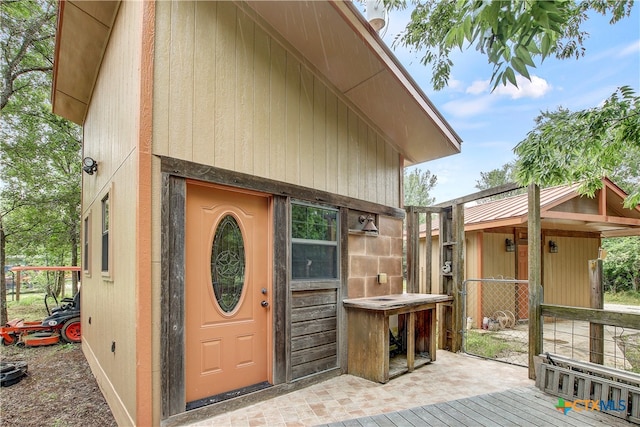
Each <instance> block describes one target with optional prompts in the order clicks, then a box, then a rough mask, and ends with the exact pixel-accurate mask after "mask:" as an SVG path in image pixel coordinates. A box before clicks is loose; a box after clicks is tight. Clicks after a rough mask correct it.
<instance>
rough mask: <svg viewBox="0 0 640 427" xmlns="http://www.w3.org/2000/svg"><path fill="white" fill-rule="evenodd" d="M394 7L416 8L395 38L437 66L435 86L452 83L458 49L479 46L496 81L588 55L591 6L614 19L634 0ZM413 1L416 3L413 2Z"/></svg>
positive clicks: (434, 2)
mask: <svg viewBox="0 0 640 427" xmlns="http://www.w3.org/2000/svg"><path fill="white" fill-rule="evenodd" d="M385 4H386V5H387V7H389V8H392V9H393V8H396V9H404V8H407V7H411V6H412V7H413V11H412V12H411V20H410V21H409V23H408V24H407V26H406V27H405V29H404V30H403V32H401V33H400V34H399V35H398V36H397V37H396V39H395V41H394V44H395V45H402V46H405V47H407V48H409V49H411V50H413V51H415V52H418V53H420V54H421V55H422V58H421V62H422V63H423V64H424V65H431V67H432V79H431V82H432V85H433V87H434V89H436V90H440V89H442V88H444V87H445V86H446V85H447V82H448V81H449V78H450V75H451V67H452V66H453V62H452V61H451V59H450V56H451V52H452V50H454V49H460V50H466V49H469V48H474V49H475V50H477V51H479V52H481V53H482V54H484V55H485V56H486V58H487V61H488V62H489V63H490V64H492V65H493V74H492V75H491V82H492V83H493V88H494V89H495V88H496V87H497V86H498V85H499V84H501V83H502V84H505V85H506V84H507V83H510V84H512V85H514V86H517V84H516V73H517V74H520V75H522V76H524V77H526V78H527V79H531V78H530V71H529V70H530V69H531V68H535V67H536V62H542V61H544V60H545V59H546V58H548V57H550V56H555V57H557V58H559V59H565V58H571V57H576V58H579V57H580V56H582V55H584V51H585V49H584V46H583V43H584V40H585V39H586V38H587V37H588V33H587V32H586V31H584V30H583V29H582V28H581V27H582V24H584V22H585V21H587V19H588V14H587V12H588V11H594V12H597V13H600V14H602V15H605V16H610V23H612V24H614V23H616V22H618V21H619V20H620V19H622V18H624V17H626V16H629V14H630V13H631V8H632V6H633V1H632V0H611V1H607V0H583V1H579V2H576V1H573V0H557V1H539V0H486V1H480V0H458V1H442V0H426V1H422V0H416V1H409V2H408V1H406V0H385ZM410 5H411V6H410Z"/></svg>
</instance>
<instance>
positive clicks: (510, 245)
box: [504, 239, 516, 252]
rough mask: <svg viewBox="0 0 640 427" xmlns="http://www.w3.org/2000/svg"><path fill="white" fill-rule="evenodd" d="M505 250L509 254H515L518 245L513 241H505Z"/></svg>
mask: <svg viewBox="0 0 640 427" xmlns="http://www.w3.org/2000/svg"><path fill="white" fill-rule="evenodd" d="M504 250H505V251H507V252H515V251H516V244H515V243H514V241H513V239H504Z"/></svg>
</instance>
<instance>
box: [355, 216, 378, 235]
mask: <svg viewBox="0 0 640 427" xmlns="http://www.w3.org/2000/svg"><path fill="white" fill-rule="evenodd" d="M375 220H376V219H375V218H374V217H373V215H367V216H364V215H360V217H359V218H358V221H359V222H360V224H364V226H363V227H362V231H370V232H373V233H377V232H378V228H377V227H376V224H375Z"/></svg>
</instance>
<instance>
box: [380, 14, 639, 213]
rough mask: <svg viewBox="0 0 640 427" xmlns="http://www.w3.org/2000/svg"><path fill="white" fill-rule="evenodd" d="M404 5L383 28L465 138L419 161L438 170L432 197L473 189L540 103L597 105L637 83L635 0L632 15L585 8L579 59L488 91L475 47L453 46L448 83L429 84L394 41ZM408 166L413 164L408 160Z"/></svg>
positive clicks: (507, 155)
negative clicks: (458, 146)
mask: <svg viewBox="0 0 640 427" xmlns="http://www.w3.org/2000/svg"><path fill="white" fill-rule="evenodd" d="M408 16H409V11H403V12H397V11H395V12H391V14H390V16H389V18H388V21H387V27H385V28H383V29H382V31H381V34H382V35H383V39H384V40H385V41H386V42H387V44H388V45H389V46H390V47H391V48H392V50H393V51H394V52H395V54H396V56H397V57H398V59H399V60H400V62H402V64H403V65H404V66H405V68H406V69H407V70H408V71H409V73H410V74H411V75H412V76H413V78H414V79H415V80H416V82H417V83H418V85H420V87H421V88H422V90H423V91H424V92H425V93H426V94H427V96H428V97H429V99H430V100H431V101H432V102H433V104H434V105H435V106H436V108H437V109H438V110H439V111H440V113H442V115H443V116H444V117H445V118H446V119H447V121H448V122H449V123H450V124H451V126H453V128H454V129H455V130H456V132H457V133H458V134H459V135H460V137H461V138H462V140H463V144H462V153H460V154H457V155H454V156H449V157H446V158H444V159H439V160H436V161H431V162H426V163H422V164H420V165H417V166H416V167H418V168H420V169H428V170H430V171H431V172H432V173H433V174H435V175H436V176H437V177H438V183H437V184H436V186H435V188H434V189H433V191H432V192H431V195H432V196H433V197H435V198H436V202H443V201H446V200H449V199H452V198H455V197H460V196H463V195H466V194H470V193H474V192H476V191H479V190H478V189H476V188H475V185H476V181H478V180H479V179H480V172H488V171H490V170H492V169H496V168H500V167H501V166H502V165H504V164H505V163H508V162H510V161H512V160H513V159H514V155H513V147H515V145H516V144H517V143H518V142H520V141H522V140H523V139H524V138H525V137H526V135H527V133H528V132H529V131H531V130H532V129H533V128H534V126H535V123H534V119H535V118H536V117H537V116H538V115H539V114H540V112H541V111H546V110H549V111H553V110H556V109H557V108H558V107H560V106H562V107H565V108H568V109H570V110H582V109H585V108H591V107H595V106H597V105H598V104H600V103H601V102H602V101H603V100H605V99H606V98H608V97H609V95H611V94H612V93H613V92H614V91H615V89H616V88H617V87H619V86H623V85H628V86H631V87H633V88H634V89H635V90H636V92H639V86H640V4H638V3H636V4H635V6H634V7H633V10H632V12H631V15H630V16H629V17H627V18H625V19H623V20H622V21H619V22H618V23H616V24H614V25H611V24H609V19H608V18H606V17H603V16H601V15H597V14H596V15H591V17H590V19H589V20H588V21H587V22H586V24H585V26H584V27H583V29H584V30H585V31H587V32H588V33H589V34H590V36H589V38H588V39H587V40H586V42H585V44H584V46H585V48H586V53H585V56H583V57H581V58H580V59H579V60H575V59H565V60H557V59H555V58H547V59H546V60H545V61H544V63H542V64H536V65H537V68H535V69H533V70H531V71H530V73H531V76H532V81H531V82H530V81H528V80H526V79H524V78H522V77H519V78H518V86H519V89H516V88H515V87H512V86H508V87H500V88H498V89H496V90H495V91H494V92H493V93H491V92H490V85H489V78H490V77H491V73H492V68H491V66H489V65H488V64H487V61H486V59H485V57H483V56H481V55H480V54H478V53H476V51H475V50H474V49H471V50H465V51H463V52H460V51H455V53H454V55H453V56H452V60H453V62H454V66H453V68H452V70H451V79H450V81H449V86H448V87H447V88H445V89H443V90H441V91H437V92H436V91H434V90H433V89H432V87H431V67H430V66H427V67H425V66H423V65H422V64H420V59H419V57H418V56H417V55H416V54H414V53H410V52H409V51H408V50H407V49H404V48H402V47H393V46H392V41H393V39H394V37H395V35H396V34H398V33H399V32H400V31H401V30H402V29H403V28H404V26H405V25H406V22H407V20H408ZM412 169H413V168H412Z"/></svg>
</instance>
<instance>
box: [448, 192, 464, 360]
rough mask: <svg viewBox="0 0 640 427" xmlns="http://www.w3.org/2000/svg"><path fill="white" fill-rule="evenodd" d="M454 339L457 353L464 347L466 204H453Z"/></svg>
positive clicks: (453, 347)
mask: <svg viewBox="0 0 640 427" xmlns="http://www.w3.org/2000/svg"><path fill="white" fill-rule="evenodd" d="M452 217H453V224H452V225H453V230H452V231H453V239H454V241H455V245H454V247H453V339H452V341H453V342H452V348H451V351H452V352H454V353H457V352H458V351H460V349H461V348H462V325H464V320H463V319H462V317H463V316H464V312H463V310H462V298H463V296H462V295H461V293H460V292H461V291H462V282H463V281H464V204H462V203H460V204H457V205H454V206H453V212H452Z"/></svg>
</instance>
